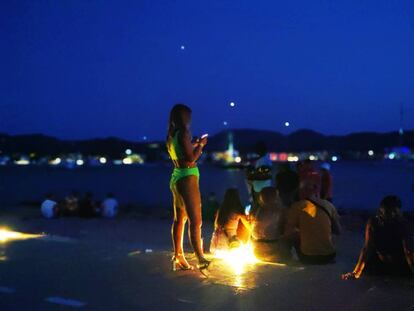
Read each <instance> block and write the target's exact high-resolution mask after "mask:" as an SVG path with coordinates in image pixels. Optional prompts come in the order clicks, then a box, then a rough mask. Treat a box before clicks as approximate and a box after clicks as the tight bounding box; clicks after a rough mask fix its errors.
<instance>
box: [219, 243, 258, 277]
mask: <svg viewBox="0 0 414 311" xmlns="http://www.w3.org/2000/svg"><path fill="white" fill-rule="evenodd" d="M215 257H216V258H219V259H222V260H224V261H225V262H226V264H227V265H228V266H229V267H231V269H232V270H233V271H234V273H235V274H236V275H241V274H243V272H244V270H245V267H246V266H247V265H253V264H256V263H258V262H260V260H258V259H257V258H256V256H255V255H254V253H253V246H252V244H251V243H248V244H242V245H241V246H240V247H238V248H236V249H229V250H217V251H216V253H215Z"/></svg>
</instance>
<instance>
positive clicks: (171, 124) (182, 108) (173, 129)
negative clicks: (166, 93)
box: [167, 104, 191, 141]
mask: <svg viewBox="0 0 414 311" xmlns="http://www.w3.org/2000/svg"><path fill="white" fill-rule="evenodd" d="M190 115H191V109H190V107H188V106H186V105H183V104H176V105H174V107H172V109H171V112H170V120H169V121H168V132H167V141H169V140H170V139H171V138H172V137H174V135H175V133H177V131H179V130H185V128H186V127H187V122H188V121H189V116H190Z"/></svg>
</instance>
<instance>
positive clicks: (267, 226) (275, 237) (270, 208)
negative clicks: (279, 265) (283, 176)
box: [251, 187, 290, 262]
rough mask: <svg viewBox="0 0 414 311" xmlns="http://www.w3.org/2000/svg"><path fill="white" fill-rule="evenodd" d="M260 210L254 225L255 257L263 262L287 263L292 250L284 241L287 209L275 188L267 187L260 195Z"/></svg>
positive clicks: (252, 239) (255, 217)
mask: <svg viewBox="0 0 414 311" xmlns="http://www.w3.org/2000/svg"><path fill="white" fill-rule="evenodd" d="M258 203H259V208H258V210H257V212H256V215H255V216H254V219H253V223H252V238H251V241H252V243H253V249H254V253H255V256H256V257H257V258H259V259H260V260H263V261H274V262H278V261H279V262H280V261H286V260H288V259H290V249H289V248H288V245H287V244H286V243H285V242H284V240H283V239H282V236H283V228H284V225H285V221H286V219H285V217H286V209H285V206H284V205H283V203H282V200H281V199H280V197H279V195H278V193H277V190H276V189H275V188H274V187H266V188H264V189H262V191H260V194H259V200H258Z"/></svg>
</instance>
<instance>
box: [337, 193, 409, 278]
mask: <svg viewBox="0 0 414 311" xmlns="http://www.w3.org/2000/svg"><path fill="white" fill-rule="evenodd" d="M400 209H401V200H400V198H398V197H397V196H395V195H390V196H386V197H385V198H384V199H383V200H382V201H381V204H380V208H379V210H378V213H377V215H376V216H374V217H372V218H370V219H369V220H368V223H367V225H366V229H365V245H364V247H363V248H362V250H361V253H360V256H359V259H358V262H357V264H356V266H355V268H354V270H353V271H352V272H349V273H345V274H343V275H342V279H343V280H350V279H358V278H360V277H361V275H362V273H363V272H364V273H367V274H376V275H378V274H379V275H384V274H386V275H398V276H408V275H412V274H413V273H414V265H413V263H414V256H413V255H414V254H413V252H412V250H413V244H412V238H411V235H410V233H409V230H408V226H407V221H406V220H405V219H404V218H403V216H402V214H401V210H400Z"/></svg>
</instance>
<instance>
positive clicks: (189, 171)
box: [170, 166, 200, 185]
mask: <svg viewBox="0 0 414 311" xmlns="http://www.w3.org/2000/svg"><path fill="white" fill-rule="evenodd" d="M193 175H194V176H197V178H200V172H199V171H198V167H197V166H196V167H190V168H175V169H174V170H173V172H172V175H171V179H170V185H173V184H175V183H176V182H177V181H178V180H180V179H181V178H184V177H187V176H193Z"/></svg>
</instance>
